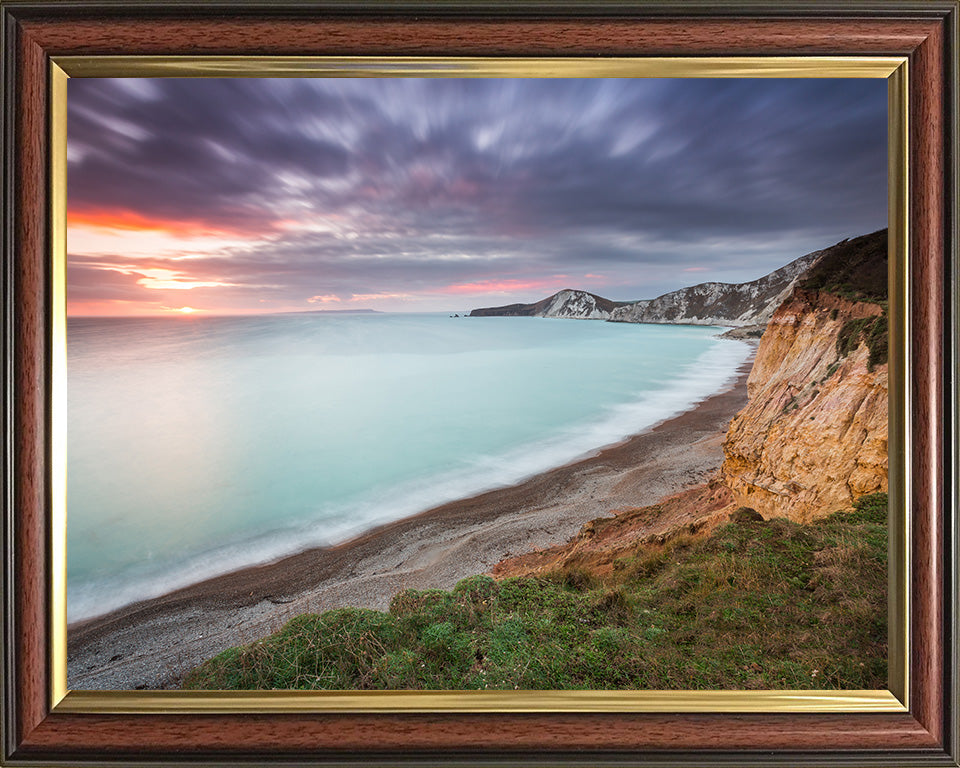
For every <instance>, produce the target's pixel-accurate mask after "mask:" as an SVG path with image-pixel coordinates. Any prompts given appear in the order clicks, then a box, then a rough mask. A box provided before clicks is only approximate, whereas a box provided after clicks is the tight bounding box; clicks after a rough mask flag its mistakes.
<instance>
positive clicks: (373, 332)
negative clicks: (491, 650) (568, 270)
mask: <svg viewBox="0 0 960 768" xmlns="http://www.w3.org/2000/svg"><path fill="white" fill-rule="evenodd" d="M717 333H718V329H716V328H702V327H691V326H666V325H663V326H661V325H626V324H619V323H604V322H598V321H573V320H545V319H536V318H450V317H448V316H447V315H414V314H383V315H379V314H377V315H340V316H337V315H310V314H303V315H274V316H266V317H263V316H261V317H244V318H226V317H221V318H213V317H208V318H197V317H172V318H156V319H154V318H149V319H142V318H138V319H134V318H123V319H118V318H71V319H70V321H69V324H68V391H69V405H68V414H69V415H68V436H69V437H68V497H67V498H68V501H67V515H68V525H67V539H68V542H67V553H68V577H67V578H68V614H69V620H70V621H75V620H77V619H80V618H85V617H89V616H93V615H97V614H100V613H104V612H106V611H109V610H113V609H115V608H117V607H120V606H122V605H124V604H128V603H130V602H134V601H136V600H139V599H143V598H146V597H151V596H155V595H158V594H162V593H164V592H167V591H170V590H171V589H174V588H177V587H180V586H184V585H186V584H189V583H192V582H195V581H198V580H200V579H202V578H206V577H208V576H211V575H214V574H217V573H224V572H227V571H230V570H235V569H236V568H239V567H242V566H246V565H250V564H253V563H257V562H264V561H267V560H270V559H274V558H277V557H280V556H282V555H285V554H289V553H291V552H294V551H297V550H301V549H305V548H307V547H310V546H314V545H322V544H330V543H335V542H339V541H343V540H345V539H347V538H350V537H351V536H354V535H356V534H357V533H359V532H361V531H363V530H366V529H369V528H371V527H373V526H376V525H378V524H381V523H383V522H386V521H389V520H395V519H398V518H401V517H405V516H408V515H411V514H414V513H416V512H418V511H421V510H423V509H427V508H429V507H431V506H434V505H436V504H440V503H442V502H445V501H449V500H452V499H456V498H461V497H464V496H467V495H470V494H474V493H477V492H479V491H481V490H485V489H489V488H492V487H496V486H501V485H505V484H510V483H513V482H516V481H518V480H520V479H521V478H523V477H526V476H529V475H531V474H534V473H536V472H539V471H542V470H545V469H547V468H549V467H552V466H557V465H559V464H562V463H564V462H567V461H570V460H572V459H574V458H577V457H579V456H582V455H584V454H585V453H588V452H589V451H591V450H592V449H596V448H598V447H600V446H602V445H606V444H609V443H612V442H616V441H617V440H619V439H621V438H623V437H625V436H627V435H629V434H633V433H635V432H637V431H640V430H642V429H644V428H646V427H649V426H652V425H653V424H655V423H657V422H659V421H661V420H663V419H665V418H667V417H669V416H671V415H672V414H675V413H678V412H681V411H683V410H686V409H687V408H689V407H690V406H691V405H692V404H694V403H695V402H697V401H699V400H701V399H703V398H704V397H706V396H707V395H709V394H711V393H712V392H714V391H716V390H718V389H720V388H722V387H723V386H724V385H725V384H727V383H728V382H729V381H730V380H732V378H733V375H734V372H735V370H736V368H737V367H738V365H739V364H740V363H741V362H742V361H743V360H744V359H745V358H746V355H747V350H748V348H747V346H746V345H745V344H743V343H741V342H736V341H728V340H719V339H716V338H715V336H716V334H717Z"/></svg>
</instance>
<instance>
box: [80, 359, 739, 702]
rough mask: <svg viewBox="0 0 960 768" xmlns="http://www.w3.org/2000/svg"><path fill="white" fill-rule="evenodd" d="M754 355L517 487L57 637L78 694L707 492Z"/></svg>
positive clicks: (165, 682)
mask: <svg viewBox="0 0 960 768" xmlns="http://www.w3.org/2000/svg"><path fill="white" fill-rule="evenodd" d="M755 351H756V349H755V347H754V349H753V351H752V352H751V354H750V356H749V357H748V358H747V360H746V361H745V362H744V363H743V364H742V365H741V367H740V368H739V370H738V373H737V378H736V380H735V382H734V383H733V384H732V385H729V386H728V387H726V388H725V389H724V390H721V391H719V392H716V393H714V394H712V395H711V396H709V397H708V398H706V399H704V400H703V401H701V402H700V403H698V404H697V405H695V406H693V407H692V408H691V409H690V410H688V411H685V412H684V413H681V414H679V415H677V416H675V417H673V418H671V419H668V420H666V421H663V422H661V423H660V424H658V425H655V426H654V427H652V428H650V429H648V430H645V431H644V432H641V433H640V434H637V435H634V436H632V437H630V438H628V439H626V440H624V441H622V442H621V443H618V444H616V445H612V446H608V447H606V448H603V449H600V450H598V451H597V452H596V453H595V454H594V455H591V456H589V457H587V458H584V459H581V460H579V461H575V462H573V463H570V464H566V465H563V466H560V467H555V468H553V469H549V470H547V471H545V472H543V473H540V474H538V475H534V476H533V477H530V478H528V479H526V480H524V481H522V482H520V483H518V484H516V485H513V486H509V487H505V488H498V489H495V490H492V491H487V492H485V493H481V494H479V495H476V496H473V497H469V498H465V499H460V500H457V501H453V502H449V503H446V504H443V505H440V506H438V507H434V508H432V509H429V510H426V511H424V512H421V513H419V514H417V515H414V516H412V517H408V518H404V519H402V520H398V521H395V522H391V523H388V524H385V525H383V526H380V527H378V528H375V529H373V530H371V531H368V532H367V533H365V534H362V535H360V536H359V537H357V538H354V539H352V540H350V541H348V542H345V543H343V544H340V545H338V546H335V547H329V548H316V549H310V550H307V551H304V552H301V553H298V554H294V555H291V556H288V557H285V558H283V559H281V560H278V561H276V562H273V563H269V564H266V565H260V566H254V567H250V568H246V569H243V570H240V571H236V572H233V573H229V574H225V575H223V576H218V577H215V578H212V579H208V580H206V581H203V582H200V583H198V584H194V585H192V586H189V587H185V588H183V589H179V590H176V591H174V592H171V593H169V594H167V595H163V596H161V597H157V598H154V599H151V600H146V601H143V602H140V603H136V604H134V605H131V606H127V607H125V608H122V609H120V610H117V611H114V612H113V613H110V614H107V615H105V616H101V617H98V618H95V619H90V620H86V621H81V622H77V623H76V624H72V625H70V627H69V632H68V654H67V655H68V685H69V687H71V688H75V689H88V690H89V689H153V688H167V687H174V686H175V685H176V681H177V679H178V678H179V676H180V675H181V674H182V673H183V672H185V671H187V670H189V669H190V668H192V667H193V666H196V665H197V664H199V663H200V662H201V661H203V660H205V659H207V658H209V657H210V656H213V655H215V654H217V653H219V652H220V651H222V650H224V649H225V648H228V647H231V646H234V645H241V644H245V643H249V642H252V641H253V640H256V639H257V638H259V637H261V636H263V635H266V634H269V633H270V632H273V631H276V630H277V629H279V628H280V627H281V626H282V625H283V624H284V623H285V622H286V621H287V620H289V619H290V618H293V617H294V616H296V615H298V614H301V613H307V612H320V611H324V610H329V609H332V608H337V607H344V606H355V607H365V608H374V609H379V610H384V609H386V608H387V607H388V606H389V602H390V598H391V597H392V596H393V595H394V594H395V593H396V592H399V591H401V590H403V589H408V588H414V589H428V588H441V589H449V588H451V587H452V586H453V585H454V584H455V583H456V582H457V581H459V580H460V579H462V578H465V577H466V576H470V575H474V574H477V573H485V572H489V571H490V570H491V569H492V568H493V566H494V565H495V564H496V563H497V562H499V561H500V560H502V559H504V558H506V557H511V556H515V555H519V554H523V553H525V552H530V551H533V550H536V549H542V548H546V547H549V546H553V545H555V544H558V543H562V542H565V541H567V540H568V539H569V538H570V537H571V536H573V535H574V534H576V533H577V531H578V530H579V529H580V527H581V525H582V524H583V523H585V522H587V521H588V520H591V519H593V518H596V517H599V516H602V515H605V514H609V513H610V511H611V510H614V509H618V508H623V507H635V506H644V505H648V504H652V503H654V502H656V501H658V500H659V499H660V498H662V497H663V496H666V495H668V494H671V493H675V492H677V491H680V490H683V489H685V488H688V487H690V486H693V485H696V484H698V483H701V482H704V481H705V480H706V479H708V478H709V477H710V475H712V473H713V472H715V471H716V469H717V467H718V466H719V464H720V462H721V461H722V458H723V456H722V449H721V444H722V441H723V438H724V436H725V434H726V428H727V424H728V423H729V421H730V419H731V418H732V417H733V415H734V414H736V413H737V412H738V411H739V410H740V409H741V408H742V407H743V406H744V405H745V404H746V400H747V395H746V379H747V375H748V373H749V371H750V368H751V366H752V363H753V357H754V354H755Z"/></svg>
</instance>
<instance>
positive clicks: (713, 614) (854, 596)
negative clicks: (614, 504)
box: [185, 494, 887, 689]
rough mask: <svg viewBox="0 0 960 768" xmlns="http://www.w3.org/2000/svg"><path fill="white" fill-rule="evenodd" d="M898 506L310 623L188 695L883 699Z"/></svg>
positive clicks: (229, 660) (751, 529) (869, 502)
mask: <svg viewBox="0 0 960 768" xmlns="http://www.w3.org/2000/svg"><path fill="white" fill-rule="evenodd" d="M886 531H887V528H886V495H885V494H875V495H873V496H869V497H864V498H862V499H860V500H859V501H858V502H857V505H856V509H855V510H852V511H849V512H844V513H836V514H834V515H831V516H829V517H826V518H822V519H820V520H818V521H816V522H813V523H811V524H809V525H799V524H796V523H792V522H788V521H786V520H771V521H765V522H764V521H760V522H741V523H730V524H726V525H723V526H721V527H719V528H718V529H716V530H715V531H714V532H713V533H712V534H711V535H710V536H708V537H700V538H691V537H684V536H680V537H676V538H674V539H672V540H670V541H669V542H668V543H667V544H665V545H638V546H637V548H636V550H635V551H634V553H633V554H632V555H630V556H627V557H624V558H622V559H621V560H619V561H618V562H617V566H618V567H617V568H616V569H615V570H614V572H613V575H612V576H610V577H609V578H608V579H607V580H606V581H605V582H604V583H599V582H597V581H596V580H594V578H593V577H591V576H590V575H589V574H587V573H586V572H582V571H577V570H571V571H561V572H557V573H554V574H551V575H550V576H549V577H546V578H531V577H521V578H512V579H506V580H504V581H502V582H496V581H494V580H493V579H491V578H489V577H487V576H475V577H472V578H469V579H466V580H464V581H462V582H460V583H459V584H458V585H457V586H456V587H455V588H454V589H453V590H452V591H450V592H445V591H440V590H428V591H423V592H417V591H413V590H408V591H406V592H402V593H400V594H398V595H396V596H395V597H394V599H393V602H392V604H391V606H390V610H389V612H387V613H383V612H379V611H370V610H362V609H353V608H348V609H339V610H334V611H329V612H326V613H323V614H321V615H304V616H300V617H297V618H296V619H294V620H292V621H291V622H289V623H288V624H287V625H286V626H285V627H284V628H283V629H282V630H281V631H280V632H278V633H276V634H274V635H271V636H270V637H268V638H265V639H263V640H261V641H258V642H256V643H253V644H252V645H249V646H246V647H244V648H232V649H230V650H227V651H225V652H224V653H221V654H220V655H219V656H217V657H215V658H214V659H211V660H210V661H207V662H206V663H204V664H203V665H202V666H200V667H199V668H197V669H196V670H194V671H193V672H192V673H190V675H189V676H188V677H187V679H186V681H185V687H188V688H227V689H237V688H259V689H269V688H281V689H287V688H326V689H399V688H412V689H477V688H500V689H514V688H521V689H573V688H593V689H614V688H648V689H654V688H674V689H697V688H780V689H809V688H883V687H885V685H886V604H887V599H886V558H887V549H886V547H887V544H886V542H887V533H886Z"/></svg>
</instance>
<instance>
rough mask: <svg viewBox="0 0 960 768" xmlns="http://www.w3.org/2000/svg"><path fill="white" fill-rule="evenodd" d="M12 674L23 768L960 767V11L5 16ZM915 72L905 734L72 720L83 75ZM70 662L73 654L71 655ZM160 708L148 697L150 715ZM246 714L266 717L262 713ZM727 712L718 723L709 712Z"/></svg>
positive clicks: (14, 743)
mask: <svg viewBox="0 0 960 768" xmlns="http://www.w3.org/2000/svg"><path fill="white" fill-rule="evenodd" d="M0 11H2V25H3V41H4V43H3V59H2V66H3V73H2V81H3V94H2V96H3V145H2V150H3V168H4V192H3V196H4V205H3V217H4V220H3V246H2V247H3V299H4V313H3V320H2V323H3V343H4V355H3V364H4V406H5V407H4V415H5V437H6V443H5V445H6V451H5V453H4V458H5V461H4V513H5V527H4V555H5V566H6V567H5V569H4V674H3V695H4V699H3V701H4V713H3V745H2V754H0V758H2V761H3V762H4V763H7V764H11V765H47V764H50V763H52V762H56V763H66V764H74V763H80V762H85V763H90V762H94V763H102V764H114V763H116V764H121V763H126V764H144V763H146V762H161V763H167V764H172V763H178V762H179V763H188V762H198V761H202V762H204V763H205V764H211V763H217V764H238V763H247V764H263V763H265V762H272V761H276V762H279V763H298V764H303V763H310V764H355V763H370V764H377V765H384V764H409V763H417V764H419V763H424V762H427V763H433V764H448V763H463V762H470V763H473V762H476V763H479V764H489V763H497V764H503V763H508V764H521V765H534V764H544V763H549V764H573V763H579V764H591V765H599V764H604V763H618V764H623V763H626V764H697V765H721V764H729V763H748V764H771V765H772V764H796V763H803V764H810V765H813V764H827V765H828V764H837V765H839V764H848V763H856V764H873V765H891V766H893V765H905V764H918V765H919V764H921V763H922V764H925V765H927V764H929V765H953V766H956V765H958V720H957V715H958V710H957V700H958V680H957V648H956V646H957V634H956V633H957V591H958V587H957V570H956V554H957V498H956V491H957V471H956V460H957V456H956V439H957V422H956V419H957V408H956V405H957V402H956V400H957V398H956V395H957V391H956V386H957V385H956V367H955V366H956V352H957V317H956V314H957V309H958V307H957V298H958V297H957V285H956V280H957V242H956V237H957V208H956V206H957V199H956V194H957V192H956V190H957V117H956V109H957V54H958V47H957V35H958V26H957V21H958V4H957V2H956V0H946V1H941V0H931V1H930V2H901V1H900V0H893V2H876V3H863V2H838V1H837V0H834V2H826V3H823V2H804V3H779V4H769V5H764V4H753V3H747V2H744V3H742V4H740V5H722V6H719V7H718V6H712V5H701V4H699V3H697V2H690V3H685V4H679V5H677V4H674V5H670V4H663V3H644V4H623V3H605V2H600V3H592V4H587V3H582V4H572V5H571V4H569V3H562V2H556V3H529V4H527V3H514V4H504V5H493V4H477V3H442V4H437V5H424V4H419V5H418V4H397V3H387V2H383V3H368V4H359V3H338V2H327V3H323V2H302V3H283V4H267V3H255V2H251V3H247V2H243V1H242V0H239V1H238V0H234V1H233V2H225V3H221V2H216V0H212V1H208V2H196V3H182V2H180V3H178V2H169V1H168V0H155V1H154V2H149V1H144V2H136V3H125V4H119V3H114V2H110V1H109V0H104V1H102V2H91V1H89V0H78V1H77V2H56V1H52V0H48V1H47V2H35V3H34V2H18V1H17V0H0ZM106 55H139V56H143V55H152V56H168V57H169V56H177V55H190V56H202V55H208V56H232V55H236V56H252V55H257V56H308V55H309V56H320V55H323V56H338V57H347V56H361V55H362V56H381V57H397V56H447V57H453V56H469V57H524V56H528V57H529V56H535V57H544V58H546V57H574V56H575V57H602V56H609V57H614V56H619V57H637V56H683V57H689V56H744V57H756V56H771V55H775V56H804V57H816V56H853V55H856V56H901V57H906V58H907V60H908V65H909V66H908V82H907V91H908V93H909V102H908V104H909V107H908V110H907V112H908V114H907V127H908V128H907V130H908V142H907V144H908V148H909V153H908V163H909V178H908V180H907V182H908V184H907V186H908V191H907V198H908V199H907V203H908V205H909V223H910V228H909V242H908V244H907V247H908V252H909V263H910V271H909V279H910V284H909V285H907V286H905V288H906V291H907V294H908V301H909V307H908V313H909V316H910V336H909V339H908V343H909V359H910V365H909V367H908V371H907V377H908V382H907V387H906V389H907V391H908V393H909V395H908V399H907V402H906V406H905V407H906V409H907V411H908V412H909V414H910V417H911V418H910V420H909V423H910V424H911V434H910V440H909V445H910V447H911V453H910V455H909V456H908V457H906V460H907V466H908V475H909V483H908V484H907V485H906V489H907V495H906V503H907V505H908V506H909V509H910V516H911V520H912V527H911V530H910V539H909V547H910V549H909V553H908V557H909V562H910V569H911V570H910V573H911V584H912V587H911V589H910V591H909V601H908V613H907V615H908V625H909V643H908V645H909V648H910V656H909V659H908V661H909V665H908V666H909V669H908V670H907V672H908V680H909V691H908V701H909V707H908V709H907V710H905V711H897V712H890V711H886V712H864V711H859V712H856V713H836V712H831V713H822V712H821V713H816V712H814V713H782V712H778V713H763V712H756V711H752V712H744V713H736V714H731V713H729V712H728V713H725V714H724V713H720V712H717V711H704V712H690V711H686V712H683V713H676V712H671V711H669V709H668V708H667V709H665V711H658V712H649V711H647V712H591V713H587V712H569V711H565V712H560V713H557V712H535V711H525V712H519V713H518V712H509V711H505V710H496V709H494V710H493V711H486V712H469V713H463V712H440V713H437V712H403V711H393V712H388V713H382V712H377V711H373V710H368V711H362V709H361V710H359V711H358V710H348V711H343V712H333V711H328V712H321V713H317V712H311V711H304V710H303V709H301V710H299V711H285V712H275V711H269V712H268V711H257V709H256V707H253V708H246V711H235V712H234V713H231V714H225V713H222V712H221V713H218V712H216V711H211V710H210V709H203V708H201V709H200V711H199V712H198V713H196V714H191V713H186V712H183V711H176V712H173V711H171V712H164V711H163V708H162V706H160V707H157V706H152V707H150V706H147V705H143V703H142V702H141V705H140V706H137V705H135V704H130V703H129V702H128V703H127V704H125V705H124V706H123V707H120V708H115V709H114V710H109V711H104V710H101V711H99V712H96V711H92V710H88V711H84V710H83V709H82V707H81V708H75V707H74V708H64V707H58V706H56V704H57V701H55V697H54V695H53V694H52V693H51V692H52V691H55V690H56V681H55V680H51V675H52V673H51V665H50V663H49V658H50V654H51V653H52V648H53V646H54V645H55V644H56V643H57V642H58V640H57V638H56V637H55V636H54V634H55V633H54V629H55V625H56V622H55V621H54V620H53V613H52V610H51V606H50V599H49V595H50V593H51V580H52V579H55V578H57V574H56V573H55V569H52V568H51V566H50V563H51V553H50V547H49V541H50V529H51V525H52V522H51V521H52V519H53V518H52V515H53V512H52V508H53V504H52V502H51V499H52V495H53V494H54V493H55V488H54V486H55V480H54V479H53V478H54V477H55V475H56V467H55V466H54V464H55V461H56V457H55V455H54V454H53V452H52V451H51V430H50V423H51V408H52V406H51V392H52V390H53V388H54V387H55V386H56V382H55V376H54V373H55V372H54V371H53V370H52V365H51V360H52V359H53V353H52V350H51V333H52V327H53V325H54V324H55V323H56V322H57V319H56V313H55V311H54V304H55V303H56V302H57V301H58V300H59V299H58V298H57V296H56V295H55V292H54V291H53V290H52V285H53V281H52V279H51V266H50V262H51V260H50V252H51V248H52V243H51V237H52V234H53V233H52V231H51V228H50V225H49V222H50V220H51V213H50V211H51V209H52V208H53V207H55V206H57V205H59V204H62V201H57V200H53V199H51V197H52V196H51V193H50V191H49V189H50V186H49V183H48V182H49V169H50V167H51V165H50V164H51V145H52V139H51V135H50V133H51V132H50V126H51V124H52V123H51V119H50V105H51V92H52V87H53V86H52V84H53V82H54V79H55V78H54V66H55V64H54V60H55V59H56V58H57V57H65V56H88V57H89V56H106ZM61 640H62V638H61ZM146 695H147V694H145V696H146ZM236 709H237V710H243V709H244V708H243V707H242V706H240V707H237V708H236ZM707 709H708V710H709V707H708V708H707Z"/></svg>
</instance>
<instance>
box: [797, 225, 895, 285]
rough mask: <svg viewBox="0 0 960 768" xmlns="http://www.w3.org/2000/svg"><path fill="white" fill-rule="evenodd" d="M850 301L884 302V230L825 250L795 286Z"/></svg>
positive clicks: (885, 273) (885, 247)
mask: <svg viewBox="0 0 960 768" xmlns="http://www.w3.org/2000/svg"><path fill="white" fill-rule="evenodd" d="M798 286H799V287H800V288H803V289H806V290H809V291H826V292H827V293H832V294H834V295H836V296H840V297H842V298H845V299H849V300H851V301H870V302H874V303H880V302H883V301H886V299H887V230H886V229H881V230H879V231H878V232H873V233H872V234H869V235H863V236H861V237H855V238H853V239H852V240H845V241H843V242H842V243H837V244H836V245H834V246H833V247H831V248H828V249H827V250H826V252H825V253H824V254H823V256H822V257H821V258H820V260H819V261H818V262H817V263H816V264H814V265H813V266H812V267H811V268H810V269H809V270H807V273H806V274H805V275H804V277H803V279H802V280H800V282H799V283H798Z"/></svg>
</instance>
